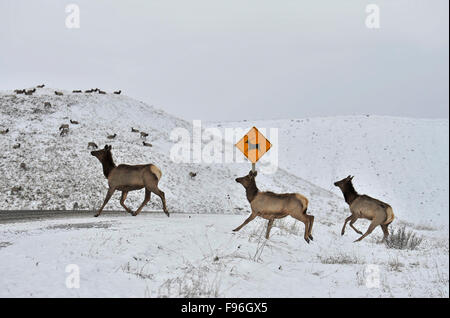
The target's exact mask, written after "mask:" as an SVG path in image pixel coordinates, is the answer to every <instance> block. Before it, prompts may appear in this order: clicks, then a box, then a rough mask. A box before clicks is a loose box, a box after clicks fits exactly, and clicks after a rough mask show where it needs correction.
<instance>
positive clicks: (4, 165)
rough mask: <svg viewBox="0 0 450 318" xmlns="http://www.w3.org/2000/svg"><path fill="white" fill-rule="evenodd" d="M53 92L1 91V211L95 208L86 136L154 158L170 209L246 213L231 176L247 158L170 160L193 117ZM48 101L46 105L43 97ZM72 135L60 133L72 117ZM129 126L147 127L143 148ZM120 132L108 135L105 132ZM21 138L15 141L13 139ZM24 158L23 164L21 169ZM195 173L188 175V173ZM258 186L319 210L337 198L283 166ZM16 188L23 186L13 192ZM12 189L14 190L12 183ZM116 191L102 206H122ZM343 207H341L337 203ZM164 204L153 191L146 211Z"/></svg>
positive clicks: (136, 197)
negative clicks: (178, 133)
mask: <svg viewBox="0 0 450 318" xmlns="http://www.w3.org/2000/svg"><path fill="white" fill-rule="evenodd" d="M63 93H64V95H63V96H56V95H55V94H54V89H47V88H45V89H37V91H36V93H35V94H33V95H32V96H25V95H16V94H14V93H13V92H11V91H9V92H3V93H0V113H1V116H0V130H4V129H7V128H8V129H9V132H8V133H6V134H3V135H0V149H2V153H1V155H0V173H1V175H2V178H1V179H0V210H1V209H4V210H11V209H63V210H64V209H66V210H68V209H73V208H75V209H95V208H99V206H100V205H101V203H102V202H103V199H104V197H105V194H106V190H107V182H106V179H105V178H104V176H103V173H102V169H101V165H100V163H99V162H98V161H97V159H96V158H94V157H92V156H91V155H90V150H88V149H87V145H88V142H91V141H93V142H95V143H97V144H98V145H99V146H100V147H103V146H104V145H105V144H106V143H108V144H111V145H112V153H113V157H114V159H115V161H116V163H117V164H118V163H128V164H140V163H154V164H156V165H157V166H159V167H160V168H161V170H162V173H163V177H162V179H161V181H160V188H161V189H162V190H163V191H165V193H166V199H167V204H168V208H169V210H170V211H172V212H174V211H175V212H190V213H202V212H208V213H243V212H242V210H248V209H249V205H248V202H247V201H246V198H245V193H244V189H243V188H242V186H241V185H239V184H237V183H236V182H235V181H234V179H235V178H236V177H237V176H242V175H244V174H246V173H247V172H248V171H249V169H250V166H249V164H248V163H247V164H246V163H231V164H203V163H202V164H189V163H186V164H175V163H173V162H172V161H171V159H170V157H169V153H170V149H171V147H172V146H173V144H174V141H171V140H170V133H171V132H172V131H173V129H175V128H176V127H181V128H185V129H187V130H188V131H190V132H191V134H192V124H191V123H189V122H186V121H184V120H181V119H179V118H176V117H174V116H171V115H169V114H167V113H165V112H164V111H162V110H159V109H156V108H154V107H152V106H149V105H146V104H144V103H142V102H139V101H136V100H134V99H132V98H129V97H126V96H123V95H114V94H106V95H101V94H97V93H94V94H85V93H82V94H73V93H71V92H66V91H65V92H63ZM46 102H49V103H50V104H51V106H47V107H46V106H45V105H44V104H45V103H46ZM71 119H72V120H76V121H78V122H79V123H80V124H79V125H73V124H70V128H69V134H68V135H67V136H65V137H61V136H60V135H59V130H58V128H59V127H60V125H61V124H66V123H67V124H69V120H71ZM131 127H134V128H137V129H140V130H142V131H145V132H147V133H149V137H147V141H148V142H150V143H152V145H153V147H144V146H143V145H142V139H140V136H139V134H138V133H134V132H131ZM114 133H116V134H117V137H116V138H115V139H113V140H110V139H107V135H109V134H114ZM19 143H20V148H17V149H15V148H14V145H16V144H19ZM22 163H25V165H26V167H25V168H21V164H22ZM191 171H192V172H196V173H197V176H196V177H195V178H191V177H190V176H189V172H191ZM258 184H259V186H260V187H261V188H262V189H265V188H267V187H269V188H270V189H271V190H273V191H291V192H293V191H295V192H300V193H303V194H304V195H306V196H307V197H309V198H311V200H312V201H313V202H314V201H316V202H317V204H315V206H316V207H317V211H325V210H329V209H336V208H337V207H338V206H340V204H341V203H340V200H339V198H338V197H336V196H334V195H333V194H331V193H329V192H328V191H325V190H323V189H321V188H319V187H317V186H315V185H313V184H311V183H309V182H307V181H304V180H302V179H300V178H299V177H296V176H294V175H292V174H289V173H287V172H286V171H283V170H279V171H278V173H277V174H276V175H266V176H265V175H262V174H261V175H260V176H258ZM14 187H21V189H20V190H18V191H14V190H13V188H14ZM16 190H17V189H16ZM143 197H144V194H143V190H141V191H134V192H130V194H129V196H128V198H127V201H126V204H127V205H129V206H130V207H131V208H132V209H136V208H137V207H138V206H139V204H140V203H141V202H142V200H143ZM119 198H120V193H118V192H116V194H115V195H114V196H113V198H112V199H111V200H110V202H109V203H108V205H107V207H106V209H119V210H122V207H121V206H120V205H119ZM341 207H342V206H341ZM149 209H151V210H161V203H160V200H159V198H157V197H156V196H153V197H152V200H151V202H150V203H149V205H148V206H147V208H146V209H144V211H145V210H149Z"/></svg>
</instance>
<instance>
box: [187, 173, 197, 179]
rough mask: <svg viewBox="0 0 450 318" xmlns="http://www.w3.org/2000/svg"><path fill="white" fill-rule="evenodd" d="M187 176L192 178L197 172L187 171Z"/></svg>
mask: <svg viewBox="0 0 450 318" xmlns="http://www.w3.org/2000/svg"><path fill="white" fill-rule="evenodd" d="M189 176H190V177H191V178H192V179H194V178H195V177H196V176H197V172H192V171H191V172H189Z"/></svg>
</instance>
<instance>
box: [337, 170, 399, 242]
mask: <svg viewBox="0 0 450 318" xmlns="http://www.w3.org/2000/svg"><path fill="white" fill-rule="evenodd" d="M352 179H353V177H351V176H348V177H347V178H344V179H342V180H340V181H336V182H335V183H334V185H335V186H336V187H339V189H341V191H342V193H343V194H344V198H345V202H347V204H348V205H349V206H350V212H351V213H352V215H350V216H349V217H348V218H346V219H345V222H344V226H343V227H342V231H341V235H344V233H345V226H346V225H347V222H348V221H350V227H351V228H352V229H353V230H355V232H356V233H358V234H362V235H361V237H360V238H359V239H357V240H356V241H355V242H358V241H361V240H362V239H363V238H365V237H366V236H367V235H369V234H370V233H372V231H373V230H374V229H375V228H376V227H377V226H378V225H379V226H381V229H382V230H383V234H384V236H383V241H384V240H386V238H387V237H388V236H389V231H388V226H389V224H391V223H392V221H393V220H394V211H393V210H392V207H391V206H390V205H389V204H387V203H384V202H382V201H380V200H377V199H374V198H372V197H369V196H368V195H361V194H358V193H357V192H356V190H355V188H354V187H353V184H352ZM360 218H362V219H368V220H371V221H372V222H371V223H370V225H369V228H368V229H367V231H366V233H364V234H363V233H362V232H361V231H359V230H358V229H357V228H356V227H354V225H353V224H354V223H355V222H356V220H358V219H360Z"/></svg>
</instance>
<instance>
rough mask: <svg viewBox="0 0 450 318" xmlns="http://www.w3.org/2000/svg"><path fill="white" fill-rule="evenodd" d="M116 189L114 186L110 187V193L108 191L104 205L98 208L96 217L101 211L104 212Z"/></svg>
mask: <svg viewBox="0 0 450 318" xmlns="http://www.w3.org/2000/svg"><path fill="white" fill-rule="evenodd" d="M114 191H116V189H114V188H109V189H108V193H106V198H105V201H104V202H103V205H102V207H101V208H100V210H98V212H97V214H96V215H94V216H95V217H97V216H99V215H100V213H102V211H103V208H104V207H105V205H106V203H108V201H109V199H111V197H112V195H113V193H114Z"/></svg>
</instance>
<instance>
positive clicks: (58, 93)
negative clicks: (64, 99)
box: [55, 91, 64, 96]
mask: <svg viewBox="0 0 450 318" xmlns="http://www.w3.org/2000/svg"><path fill="white" fill-rule="evenodd" d="M55 95H58V96H63V95H64V94H63V93H62V92H58V91H55Z"/></svg>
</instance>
